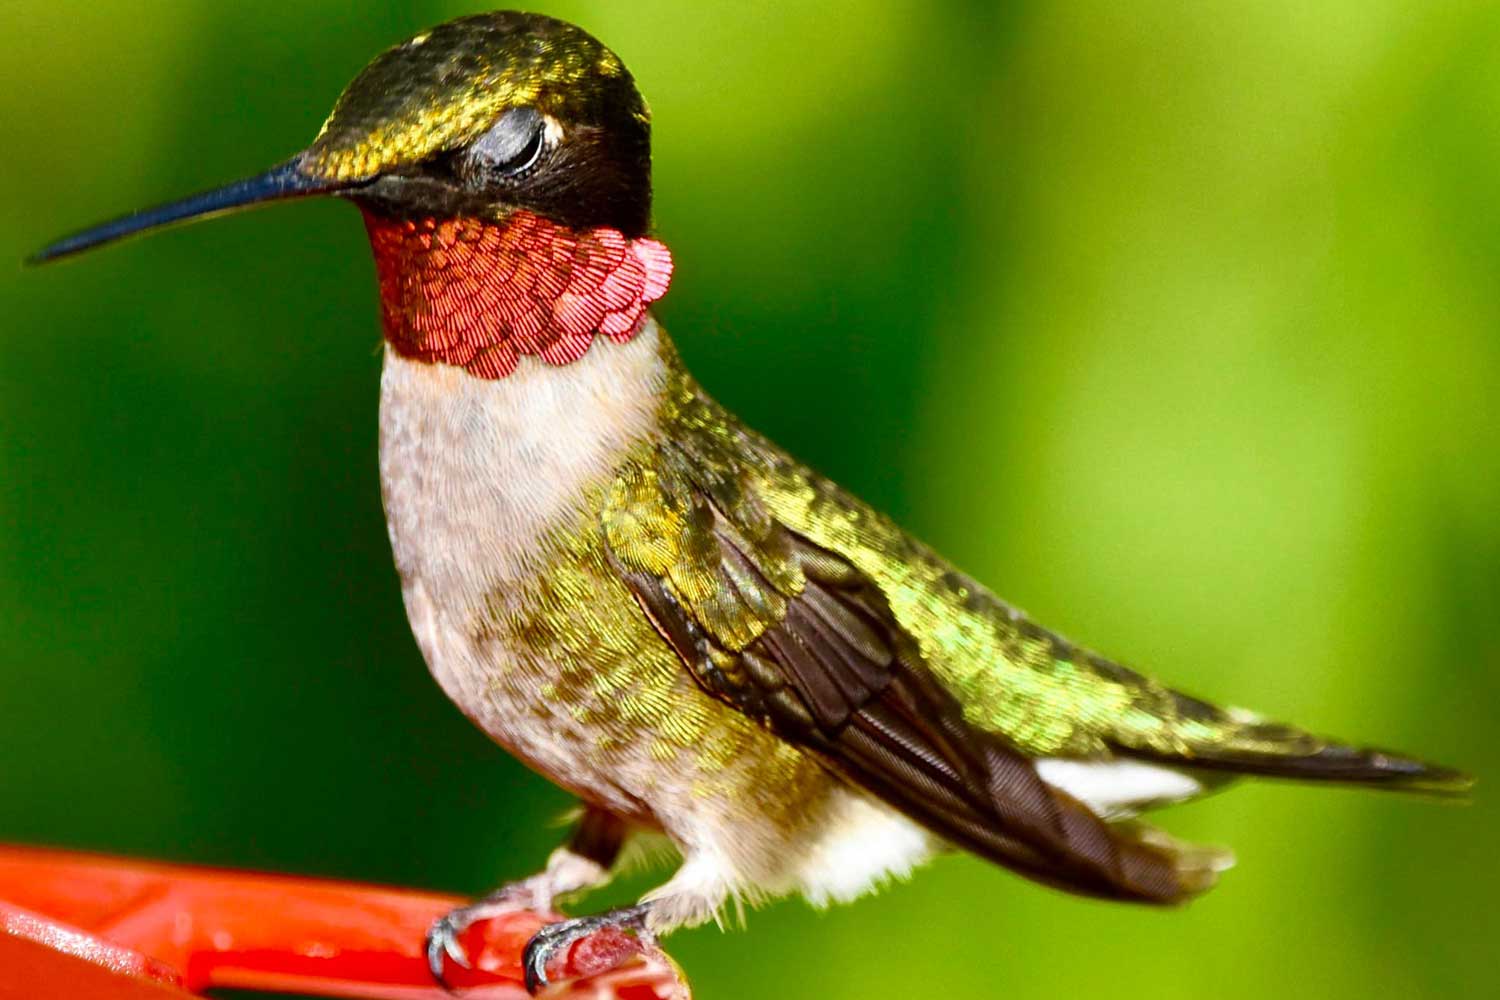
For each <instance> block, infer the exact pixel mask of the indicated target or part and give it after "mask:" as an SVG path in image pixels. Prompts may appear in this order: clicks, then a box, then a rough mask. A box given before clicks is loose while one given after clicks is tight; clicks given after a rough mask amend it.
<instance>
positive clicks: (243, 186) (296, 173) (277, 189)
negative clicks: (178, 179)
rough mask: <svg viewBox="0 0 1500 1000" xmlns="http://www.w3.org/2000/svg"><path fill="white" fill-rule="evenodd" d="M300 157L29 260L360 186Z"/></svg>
mask: <svg viewBox="0 0 1500 1000" xmlns="http://www.w3.org/2000/svg"><path fill="white" fill-rule="evenodd" d="M300 160H301V157H300V156H299V157H294V158H292V159H290V160H288V161H287V162H285V163H283V164H281V165H280V166H276V167H272V168H271V169H270V170H267V171H266V172H265V173H263V174H258V175H257V176H255V177H247V178H246V179H244V180H242V181H235V182H234V183H232V184H226V185H224V186H223V187H221V188H215V189H214V190H212V191H204V192H203V193H202V194H195V195H192V196H191V197H188V198H184V199H182V200H181V201H174V202H171V203H169V204H166V205H159V206H157V207H156V208H148V209H145V210H143V211H140V212H133V213H131V214H130V215H126V216H122V217H120V218H118V219H113V220H111V221H109V222H105V223H101V224H100V225H97V226H93V227H91V228H89V229H85V230H83V231H82V232H78V233H74V234H73V235H71V236H64V237H63V238H62V239H60V240H58V241H57V242H56V243H53V244H51V245H49V246H46V247H44V248H42V249H41V250H38V251H37V252H36V253H35V254H32V255H31V256H30V257H28V258H27V259H26V263H28V264H45V263H47V262H48V261H53V260H57V259H59V258H61V257H69V256H72V255H73V254H75V253H82V252H83V251H85V250H92V249H94V248H95V247H100V246H103V245H105V244H106V243H113V242H114V241H115V240H119V239H124V238H125V237H127V236H134V235H135V234H136V233H144V232H146V231H147V230H151V229H160V228H161V227H163V226H170V225H174V224H176V223H179V222H191V221H193V220H195V219H206V218H208V217H210V216H214V215H223V214H225V213H227V212H234V211H238V210H239V209H242V208H247V207H249V206H251V205H259V204H263V203H265V202H269V201H287V200H289V199H292V198H309V197H312V196H314V195H320V194H335V193H337V192H339V191H343V190H347V189H348V188H350V187H354V186H357V185H354V184H349V183H347V182H339V181H330V180H326V179H324V178H322V177H316V176H314V175H312V174H307V173H304V172H303V171H302V170H301V169H300V165H299V164H300Z"/></svg>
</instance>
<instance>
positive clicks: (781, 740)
mask: <svg viewBox="0 0 1500 1000" xmlns="http://www.w3.org/2000/svg"><path fill="white" fill-rule="evenodd" d="M649 121H650V120H649V115H648V112H647V109H646V105H645V103H644V101H643V100H642V98H641V95H640V93H639V92H638V90H637V89H636V85H635V83H634V81H633V80H632V78H631V75H630V74H629V73H628V72H627V71H626V69H625V67H624V65H623V64H622V63H621V61H620V59H619V58H618V57H617V56H616V55H615V54H614V53H613V52H611V51H610V50H609V49H607V48H605V47H604V46H603V45H602V44H600V43H599V42H598V41H596V40H595V39H594V38H592V37H591V36H589V35H588V34H586V33H585V32H583V31H581V30H580V29H578V28H576V27H573V26H572V25H569V24H565V23H563V22H561V21H556V20H553V19H551V18H547V17H542V16H538V15H532V14H519V13H513V12H505V13H495V14H484V15H478V16H473V17H465V18H461V19H459V20H456V21H452V22H450V23H448V24H444V25H442V26H441V27H438V28H434V29H432V30H431V31H427V32H424V33H422V34H420V35H417V36H416V37H415V38H412V39H411V40H410V41H407V42H405V43H403V44H401V45H399V46H397V47H396V48H393V49H391V50H390V51H388V52H386V53H384V54H383V55H381V56H379V57H378V58H377V59H376V60H375V61H374V62H373V63H371V64H370V65H369V67H367V68H366V69H365V70H364V71H363V72H362V73H361V74H360V75H359V76H358V77H357V78H356V79H355V80H354V82H353V83H352V84H350V86H349V88H348V89H347V90H346V91H345V92H344V94H343V96H342V97H340V98H339V101H338V103H337V104H336V105H335V107H334V110H333V113H332V115H331V117H330V118H329V119H328V122H327V124H326V125H324V127H323V130H322V131H321V132H320V133H319V135H318V136H317V138H316V139H315V140H314V141H313V143H312V145H311V146H309V147H308V148H307V149H306V150H305V151H303V152H301V153H299V154H297V155H296V156H294V157H292V158H291V159H290V160H288V161H287V162H285V163H283V164H282V165H280V166H278V167H275V168H273V169H272V170H270V171H269V172H267V173H264V174H261V175H260V176H258V177H254V178H251V179H249V180H245V181H241V182H239V183H236V184H232V185H229V186H228V187H225V188H221V189H219V190H216V191H212V192H209V193H207V194H202V195H199V196H196V197H193V198H189V199H187V200H185V201H181V202H178V203H175V204H171V205H167V206H165V207H162V208H157V209H154V210H151V211H146V212H143V213H139V214H136V215H132V216H128V217H126V218H123V219H120V220H118V221H115V222H111V223H106V224H105V225H102V226H99V227H97V228H95V229H90V230H88V231H86V232H83V233H80V234H78V235H76V236H72V237H69V238H67V239H64V240H61V241H60V242H58V243H56V244H54V245H52V246H51V247H48V248H47V249H45V250H43V251H42V252H41V253H40V254H39V255H38V259H40V260H49V259H53V258H57V257H62V256H65V255H68V254H72V253H75V252H77V251H80V250H84V249H87V248H89V247H93V246H97V245H99V244H101V243H105V242H108V241H110V240H113V239H116V238H118V237H122V236H126V235H128V234H131V233H135V232H139V231H142V230H145V229H150V228H154V227H157V226H161V225H163V224H165V223H170V222H177V221H181V220H186V219H191V218H196V217H199V216H203V215H208V214H212V213H218V212H221V211H226V210H229V209H233V208H238V207H241V206H244V205H250V204H254V203H260V202H266V201H274V200H282V199H289V198H299V197H305V196H311V195H334V196H337V197H340V198H344V199H347V200H349V201H351V202H353V203H354V204H355V205H356V206H358V208H359V209H360V211H361V212H362V213H363V216H364V220H365V225H366V227H367V229H368V232H369V237H370V243H371V245H372V247H373V249H374V254H375V265H376V271H377V273H378V277H379V286H380V299H381V306H382V318H383V322H384V330H385V361H384V373H383V375H382V379H381V400H380V473H381V484H382V488H383V496H384V502H385V511H386V518H387V521H388V523H389V528H390V537H391V545H392V547H393V549H394V551H395V561H396V568H397V571H398V572H399V574H400V578H401V585H402V591H403V594H404V597H405V601H406V609H407V614H408V615H409V617H410V619H411V625H412V629H413V631H414V632H415V634H416V638H417V642H418V644H419V645H420V646H421V649H422V653H423V655H424V656H425V657H426V660H427V664H428V666H429V668H430V669H431V671H432V673H433V675H434V677H436V679H437V681H438V683H439V684H441V685H442V687H443V690H444V691H446V692H447V693H448V695H449V696H450V697H451V698H452V699H453V700H454V702H456V703H457V704H458V706H459V707H460V708H461V709H462V710H463V711H464V713H465V714H466V715H468V716H469V718H471V719H472V720H473V721H474V722H475V723H476V724H478V725H479V726H480V727H481V728H483V729H484V731H485V732H487V733H488V734H489V735H490V736H492V737H493V738H494V739H495V740H496V741H498V742H499V743H501V744H503V745H504V746H505V747H507V748H508V749H509V750H510V751H511V752H512V753H514V754H515V755H516V756H518V757H519V758H521V759H522V760H523V761H525V762H526V763H527V764H529V765H531V766H532V767H533V768H535V769H536V770H538V771H540V772H541V773H543V774H544V775H546V776H547V777H549V778H550V779H552V780H553V781H555V782H557V783H558V784H559V785H562V786H563V787H565V788H567V789H570V790H571V791H572V792H574V793H575V794H576V795H577V796H578V797H579V798H580V799H581V800H582V802H583V803H584V805H583V811H582V816H581V820H580V822H579V824H578V826H577V829H576V832H575V833H574V834H573V835H572V837H571V839H570V840H569V841H568V842H567V844H566V845H565V846H563V847H560V848H558V849H557V850H556V851H555V852H554V853H553V854H552V856H551V857H550V858H549V859H548V861H547V865H546V868H545V870H544V871H543V872H541V873H540V874H537V875H535V876H533V877H531V878H528V879H525V880H524V881H522V882H519V883H516V884H514V885H511V886H508V887H506V888H504V889H502V890H499V891H497V892H496V893H495V894H492V895H491V896H489V897H486V898H485V899H483V900H481V901H479V902H478V903H476V904H474V905H473V906H470V907H466V908H464V909H461V910H458V911H456V912H454V913H453V914H450V915H449V916H448V917H446V918H444V919H443V920H441V921H439V922H438V924H437V925H436V926H435V927H434V928H433V930H432V933H431V934H430V936H429V942H428V957H429V960H430V961H431V964H432V967H433V971H434V974H435V975H437V976H438V977H439V978H441V976H442V972H443V967H444V962H445V960H446V959H445V956H451V957H452V958H453V960H455V961H459V962H462V961H464V958H463V951H462V948H461V947H460V946H459V945H458V943H457V935H458V934H459V933H460V932H461V931H462V930H463V929H464V928H465V927H467V926H468V925H469V924H471V923H473V922H474V921H476V920H478V919H482V918H484V917H485V916H487V915H493V914H494V913H496V912H498V911H500V910H503V909H505V908H507V907H512V906H518V905H528V906H546V905H548V904H549V903H550V902H551V901H552V900H553V899H555V898H556V897H559V896H561V895H564V894H570V893H576V892H579V891H582V890H585V889H589V888H593V887H596V886H599V885H602V884H603V883H604V882H605V881H607V880H608V879H609V877H610V872H611V869H612V866H613V865H614V863H615V861H616V859H617V857H618V856H619V854H620V853H621V849H622V847H623V846H624V845H625V844H626V842H627V841H628V840H630V839H631V838H632V837H634V836H636V835H638V834H642V833H648V832H652V831H655V832H659V833H663V834H665V835H666V837H667V838H668V839H669V840H670V841H671V843H672V845H674V846H675V847H676V849H677V850H678V851H679V852H680V853H681V856H682V864H681V866H680V867H679V868H678V869H677V871H676V874H674V875H673V876H672V878H671V879H670V880H668V881H667V882H666V884H664V885H662V886H661V887H660V888H658V889H656V890H654V891H652V892H650V893H648V894H647V895H646V897H645V898H644V899H643V900H641V902H640V903H639V904H638V905H636V906H632V907H628V908H625V909H621V910H615V911H611V912H609V913H606V914H603V915H602V916H599V917H593V918H584V919H580V920H569V921H564V922H562V923H559V924H553V925H551V926H548V927H546V928H544V929H543V930H542V931H541V932H539V933H538V935H537V937H536V938H535V939H534V940H533V941H532V942H531V944H530V945H529V946H528V949H527V955H526V964H527V972H528V979H529V982H530V984H531V985H532V986H533V988H535V986H536V985H538V984H540V983H542V982H545V979H546V968H547V960H548V958H549V956H551V955H553V954H555V953H556V952H557V951H558V950H559V949H560V948H564V947H565V946H567V945H569V944H570V943H571V942H572V941H574V940H576V939H577V938H578V937H579V936H581V935H582V934H585V933H588V932H589V931H591V930H593V929H595V928H597V927H600V926H602V925H606V924H614V925H619V926H625V927H630V928H633V929H635V930H636V931H638V932H639V933H641V934H648V935H649V934H655V933H662V932H665V931H668V930H671V929H673V928H676V927H682V926H689V925H693V924H697V923H700V922H702V921H705V920H707V919H709V918H711V917H713V916H714V915H715V914H716V913H718V912H719V911H720V909H721V908H722V907H724V906H725V905H726V903H729V902H732V901H740V900H751V901H755V900H760V899H765V898H769V897H775V896H781V895H785V894H789V893H801V894H802V895H804V896H806V897H807V898H808V899H810V900H812V901H813V902H814V903H825V902H828V901H831V900H846V899H852V898H853V897H855V896H858V895H860V894H861V893H863V892H865V891H867V890H869V889H870V888H871V887H872V886H875V885H876V884H878V883H879V882H881V881H882V880H883V879H885V878H887V877H888V876H890V875H892V874H899V873H904V872H906V871H908V870H909V869H911V868H912V867H913V866H914V865H916V864H917V863H919V862H921V861H922V860H924V859H926V858H928V857H930V856H931V855H933V854H934V853H937V852H940V851H944V850H947V849H950V848H955V847H957V848H963V849H965V850H969V851H972V852H974V853H976V854H978V855H981V856H982V857H985V858H988V859H990V860H992V861H994V862H997V863H998V864H1001V865H1004V866H1005V867H1007V868H1009V869H1011V870H1013V871H1015V872H1018V873H1020V874H1022V875H1024V876H1026V877H1028V878H1031V879H1034V880H1036V881H1038V882H1043V883H1046V884H1048V885H1052V886H1056V887H1058V888H1062V889H1066V890H1069V891H1072V892H1076V893H1080V894H1083V895H1087V896H1094V897H1102V898H1106V899H1114V900H1125V901H1131V902H1141V903H1158V904H1163V903H1178V902H1181V901H1183V900H1186V899H1188V898H1190V897H1192V896H1194V895H1195V894H1197V893H1200V892H1202V891H1203V890H1205V889H1207V888H1208V887H1209V886H1211V885H1212V884H1213V883H1214V881H1215V878H1216V877H1217V875H1218V873H1219V871H1220V870H1222V869H1223V868H1225V867H1226V866H1227V865H1228V864H1229V860H1230V859H1229V856H1228V854H1227V852H1224V851H1221V850H1213V849H1206V848H1199V847H1194V846H1190V845H1187V844H1183V843H1180V842H1178V841H1175V840H1173V839H1171V838H1170V837H1168V836H1167V835H1166V834H1164V833H1162V832H1161V831H1159V830H1157V829H1155V828H1153V827H1150V826H1147V825H1146V824H1145V823H1143V822H1142V821H1141V820H1139V819H1138V818H1137V817H1138V815H1139V814H1140V813H1142V812H1144V811H1145V810H1147V809H1150V808H1154V807H1157V806H1161V805H1165V804H1168V803H1174V802H1181V801H1183V800H1185V799H1190V798H1193V797H1195V796H1198V795H1201V794H1204V793H1205V792H1207V791H1209V790H1210V789H1214V788H1217V787H1219V786H1220V785H1222V784H1224V783H1225V782H1227V781H1229V780H1231V779H1232V778H1234V777H1235V776H1237V775H1247V774H1248V775H1263V776H1270V777H1279V778H1296V779H1305V780H1309V781H1324V782H1343V783H1351V784H1362V785H1369V786H1371V787H1377V788H1386V789H1398V790H1403V791H1405V790H1412V791H1422V792H1430V793H1448V794H1458V793H1462V792H1463V791H1464V790H1465V789H1466V788H1467V786H1468V779H1467V778H1465V777H1464V776H1462V775H1460V774H1458V773H1457V772H1454V771H1451V770H1448V769H1445V768H1441V767H1436V766H1433V765H1430V764H1426V763H1422V762H1420V761H1417V760H1414V759H1412V758H1409V757H1406V756H1404V755H1400V754H1395V753H1388V752H1385V751H1381V750H1371V749H1361V748H1356V747H1352V746H1348V745H1345V744H1342V743H1339V742H1336V741H1333V740H1328V739H1324V738H1321V737H1318V736H1314V735H1310V734H1308V733H1306V732H1303V731H1302V730H1300V729H1296V728H1293V727H1291V726H1288V725H1283V724H1280V723H1276V722H1271V721H1268V720H1266V719H1263V718H1261V717H1259V716H1256V715H1254V714H1252V713H1249V712H1245V711H1241V710H1238V709H1224V708H1219V707H1217V706H1215V705H1213V704H1210V703H1208V702H1205V701H1200V700H1199V699H1197V698H1193V697H1190V696H1188V695H1185V694H1182V693H1180V692H1178V691H1176V690H1174V689H1172V688H1170V687H1167V686H1166V685H1164V684H1161V683H1159V682H1157V681H1155V680H1152V679H1149V678H1147V677H1144V676H1142V675H1140V674H1138V673H1135V672H1134V671H1132V670H1129V669H1127V668H1125V667H1122V666H1120V665H1119V664H1116V663H1114V662H1111V661H1110V660H1106V659H1104V658H1102V657H1100V656H1097V655H1095V654H1093V653H1090V652H1088V651H1087V650H1085V649H1082V648H1080V647H1078V646H1075V645H1073V644H1072V643H1070V642H1068V641H1067V640H1065V639H1063V638H1061V637H1059V636H1057V635H1055V634H1053V633H1051V632H1049V631H1047V630H1046V629H1044V628H1041V627H1040V626H1038V625H1036V624H1034V623H1033V622H1031V621H1030V620H1028V619H1027V618H1026V616H1025V615H1023V614H1022V613H1021V612H1019V611H1017V610H1016V609H1014V608H1012V607H1010V606H1008V605H1006V604H1004V603H1002V602H1001V601H999V600H997V599H996V598H995V597H994V596H992V595H991V594H990V593H989V591H987V590H986V589H985V588H984V587H983V586H982V585H980V584H979V583H977V582H975V581H974V580H972V579H970V578H969V577H967V576H964V575H963V574H962V573H960V572H958V571H956V570H955V569H953V568H952V567H951V566H949V564H948V563H947V562H945V561H944V560H943V559H942V558H940V557H939V556H937V555H936V554H934V553H933V552H932V551H931V550H929V549H928V548H926V547H925V546H923V545H922V544H921V543H920V542H917V541H916V540H914V539H913V538H911V537H909V536H908V535H906V534H905V533H904V532H903V531H902V530H901V529H900V528H898V527H897V526H896V525H895V524H893V523H892V522H891V521H890V520H888V519H887V518H885V517H883V516H882V515H880V514H879V513H877V512H875V511H874V510H872V509H870V508H869V507H867V506H866V505H865V504H863V503H862V502H860V501H859V500H858V499H856V498H855V497H853V496H850V495H849V494H848V493H846V492H844V491H843V490H841V489H840V488H839V487H838V486H836V485H835V484H833V483H831V482H829V481H828V480H826V479H824V478H822V477H820V476H818V475H817V474H816V473H814V472H812V471H811V470H809V469H807V468H806V467H804V466H802V465H800V464H798V463H797V462H796V461H795V460H793V459H792V458H790V457H788V456H787V455H786V454H785V453H784V452H783V451H782V450H781V449H780V448H778V447H777V446H776V445H775V444H773V443H771V442H770V441H767V440H766V439H765V438H763V437H760V436H759V435H757V434H756V433H754V432H753V431H751V430H749V429H748V428H746V427H745V426H744V425H742V424H741V423H740V422H739V421H738V420H736V419H735V418H734V417H733V416H732V415H731V414H729V413H727V412H726V411H725V410H724V409H723V408H722V407H720V406H719V405H718V404H717V403H716V402H714V400H713V399H712V398H710V397H709V396H708V394H707V393H705V392H704V390H703V389H702V388H701V387H700V386H699V385H698V383H697V382H695V381H694V380H693V378H692V376H691V375H690V374H688V372H687V371H686V370H685V369H684V368H683V365H682V362H681V361H680V359H679V358H678V356H677V352H676V350H675V349H674V348H673V346H672V343H671V341H670V340H669V339H668V338H667V335H666V333H665V332H664V331H663V330H662V329H661V328H660V327H659V326H658V325H657V324H656V322H655V320H654V319H653V318H652V316H651V314H650V312H649V311H648V306H649V305H650V304H651V303H652V302H654V301H656V300H657V299H659V298H661V296H662V295H663V294H664V293H665V292H666V290H667V285H668V282H669V279H670V278H671V274H672V258H671V255H670V254H669V252H668V250H667V248H666V247H665V246H664V245H663V244H662V243H660V242H658V241H657V240H656V239H654V238H652V237H651V236H650V235H648V233H649V225H650V208H651V176H650V174H651V150H650V124H649Z"/></svg>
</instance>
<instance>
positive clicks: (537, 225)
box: [365, 211, 672, 379]
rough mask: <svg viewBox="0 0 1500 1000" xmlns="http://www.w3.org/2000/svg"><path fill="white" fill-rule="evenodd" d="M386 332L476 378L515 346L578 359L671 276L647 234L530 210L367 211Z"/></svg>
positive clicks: (405, 347)
mask: <svg viewBox="0 0 1500 1000" xmlns="http://www.w3.org/2000/svg"><path fill="white" fill-rule="evenodd" d="M365 226H366V228H367V229H368V230H369V233H370V245H371V247H372V249H373V250H374V252H375V270H376V273H377V276H378V277H379V279H380V303H381V311H382V320H383V322H384V325H385V336H386V339H387V340H388V341H390V343H391V346H392V347H393V348H394V349H395V350H396V352H397V353H399V354H401V355H402V356H403V357H408V358H412V359H414V360H417V361H426V362H437V363H441V364H448V365H456V366H458V367H461V368H463V369H465V370H466V371H468V372H469V373H470V374H472V375H476V376H478V377H480V378H486V379H498V378H504V377H505V376H507V375H509V374H510V373H511V372H513V371H515V369H516V365H517V364H518V363H519V361H520V358H521V356H522V355H526V354H529V355H534V356H536V357H539V358H541V359H542V360H543V361H545V362H546V363H548V364H550V365H566V364H571V363H572V362H574V361H577V360H578V359H579V358H581V357H583V355H584V354H585V353H586V352H587V351H588V349H589V345H591V344H592V343H593V341H594V337H595V336H596V335H598V334H603V335H604V336H606V337H608V338H609V339H611V340H614V341H616V342H620V343H623V342H625V341H627V340H629V339H631V338H632V337H634V336H635V335H636V333H637V332H638V331H639V329H640V327H641V321H642V319H643V317H644V316H645V313H646V307H647V305H649V304H650V303H652V302H655V301H656V300H657V299H659V298H661V297H662V296H663V295H664V294H666V291H667V285H668V284H669V283H670V281H671V278H672V255H671V253H670V251H668V250H667V248H666V246H665V245H664V244H662V243H660V242H658V241H657V240H653V239H648V238H645V237H641V238H638V239H630V238H629V237H627V236H625V235H624V234H623V233H621V232H619V231H618V230H614V229H589V230H584V231H578V230H574V229H569V228H568V227H566V226H561V225H558V224H557V223H555V222H552V221H551V220H549V219H546V218H543V217H542V216H540V215H536V214H534V213H532V212H514V213H512V214H511V215H509V216H507V217H506V218H504V219H502V220H499V221H491V220H488V219H478V218H457V219H405V220H402V219H388V218H384V217H381V216H378V215H376V214H374V213H372V212H369V211H366V212H365Z"/></svg>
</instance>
